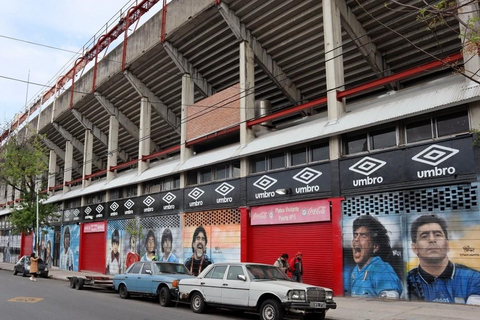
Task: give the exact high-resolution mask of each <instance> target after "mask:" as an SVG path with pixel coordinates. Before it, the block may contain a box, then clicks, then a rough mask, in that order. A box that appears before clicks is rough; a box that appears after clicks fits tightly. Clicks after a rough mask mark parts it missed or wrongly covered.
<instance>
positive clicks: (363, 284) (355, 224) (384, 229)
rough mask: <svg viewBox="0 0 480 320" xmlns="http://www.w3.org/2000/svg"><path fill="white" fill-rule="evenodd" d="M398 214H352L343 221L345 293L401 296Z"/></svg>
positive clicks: (401, 265)
mask: <svg viewBox="0 0 480 320" xmlns="http://www.w3.org/2000/svg"><path fill="white" fill-rule="evenodd" d="M400 226H401V223H400V217H399V216H370V215H363V216H353V217H349V218H344V221H343V246H344V249H343V256H344V274H343V279H344V289H345V294H346V295H351V296H361V297H373V298H391V299H400V298H401V297H402V296H403V295H404V288H403V279H404V270H403V259H402V252H403V246H402V238H401V236H402V234H401V229H400Z"/></svg>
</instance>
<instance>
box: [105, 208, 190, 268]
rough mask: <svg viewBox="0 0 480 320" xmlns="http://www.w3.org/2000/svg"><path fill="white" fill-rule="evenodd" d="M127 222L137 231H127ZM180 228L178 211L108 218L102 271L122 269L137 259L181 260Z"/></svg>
mask: <svg viewBox="0 0 480 320" xmlns="http://www.w3.org/2000/svg"><path fill="white" fill-rule="evenodd" d="M128 225H133V226H137V227H138V230H139V231H141V234H140V235H135V234H133V235H132V234H130V233H129V232H128V230H130V229H129V228H128V227H127V226H128ZM181 232H182V230H181V228H180V216H179V215H164V216H156V217H146V218H140V219H127V220H111V221H109V222H108V230H107V245H106V248H107V256H106V266H105V270H106V273H107V274H117V273H123V272H125V271H126V270H127V269H128V267H130V265H132V264H133V263H134V262H137V261H152V260H156V261H170V262H183V261H181V259H182V236H181V234H182V233H181Z"/></svg>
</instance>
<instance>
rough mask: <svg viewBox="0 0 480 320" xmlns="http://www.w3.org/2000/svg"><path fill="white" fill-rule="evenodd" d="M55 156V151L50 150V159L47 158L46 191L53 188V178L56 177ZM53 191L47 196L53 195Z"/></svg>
mask: <svg viewBox="0 0 480 320" xmlns="http://www.w3.org/2000/svg"><path fill="white" fill-rule="evenodd" d="M56 169H57V154H56V153H55V151H53V150H50V157H49V158H48V183H47V190H50V188H53V187H55V177H56V175H57V172H56ZM53 193H54V192H53V191H49V192H48V194H49V195H50V196H52V195H53Z"/></svg>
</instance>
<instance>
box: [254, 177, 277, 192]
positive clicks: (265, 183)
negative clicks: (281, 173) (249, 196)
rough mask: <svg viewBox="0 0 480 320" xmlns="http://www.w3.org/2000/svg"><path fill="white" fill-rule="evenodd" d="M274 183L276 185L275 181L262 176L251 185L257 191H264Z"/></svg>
mask: <svg viewBox="0 0 480 320" xmlns="http://www.w3.org/2000/svg"><path fill="white" fill-rule="evenodd" d="M275 183H277V179H275V178H272V177H269V176H267V175H264V176H261V177H260V179H258V180H257V181H255V182H254V183H253V185H254V186H255V187H257V188H259V189H262V190H263V191H266V190H267V189H268V188H270V187H271V186H273V185H274V184H275Z"/></svg>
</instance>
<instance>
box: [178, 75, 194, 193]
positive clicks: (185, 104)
mask: <svg viewBox="0 0 480 320" xmlns="http://www.w3.org/2000/svg"><path fill="white" fill-rule="evenodd" d="M194 103H195V84H194V82H193V79H192V76H191V75H190V74H188V73H185V74H184V75H183V76H182V114H181V125H180V131H181V132H180V161H181V162H182V163H183V162H185V161H187V160H188V159H189V158H190V157H192V156H193V150H192V149H190V148H187V147H186V142H187V126H188V118H187V110H188V108H189V106H191V105H193V104H194ZM186 186H187V174H186V173H185V172H182V173H180V188H185V187H186Z"/></svg>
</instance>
